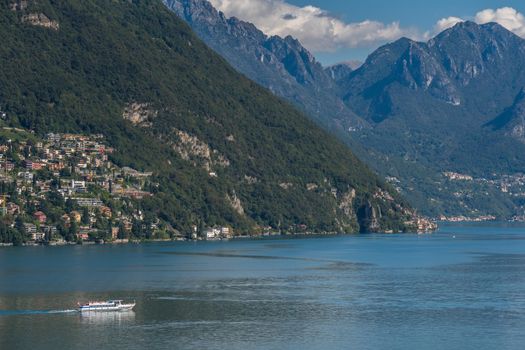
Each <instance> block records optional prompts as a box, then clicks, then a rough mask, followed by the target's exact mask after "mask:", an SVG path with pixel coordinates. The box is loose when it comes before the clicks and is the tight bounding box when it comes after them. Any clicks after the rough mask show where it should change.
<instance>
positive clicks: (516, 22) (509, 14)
mask: <svg viewBox="0 0 525 350" xmlns="http://www.w3.org/2000/svg"><path fill="white" fill-rule="evenodd" d="M474 20H475V21H476V23H479V24H483V23H488V22H496V23H499V24H501V25H502V26H503V27H505V28H507V29H508V30H510V31H511V32H514V33H515V34H517V35H519V36H521V37H525V16H523V14H521V13H519V12H518V11H516V10H515V9H513V8H512V7H502V8H499V9H497V10H493V9H486V10H483V11H480V12H478V13H477V14H476V17H475V18H474Z"/></svg>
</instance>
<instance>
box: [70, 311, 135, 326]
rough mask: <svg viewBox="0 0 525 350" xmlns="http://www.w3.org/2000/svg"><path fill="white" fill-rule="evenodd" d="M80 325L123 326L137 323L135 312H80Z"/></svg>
mask: <svg viewBox="0 0 525 350" xmlns="http://www.w3.org/2000/svg"><path fill="white" fill-rule="evenodd" d="M79 315H80V323H81V324H85V325H117V326H120V325H123V324H127V323H131V322H133V321H135V311H133V310H130V311H119V312H80V313H79Z"/></svg>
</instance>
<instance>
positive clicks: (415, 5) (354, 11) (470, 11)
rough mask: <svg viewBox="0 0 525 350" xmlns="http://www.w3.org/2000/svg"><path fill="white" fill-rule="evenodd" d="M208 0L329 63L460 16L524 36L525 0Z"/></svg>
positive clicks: (426, 34) (427, 33)
mask: <svg viewBox="0 0 525 350" xmlns="http://www.w3.org/2000/svg"><path fill="white" fill-rule="evenodd" d="M210 2H212V4H213V5H214V6H215V7H217V8H218V9H219V10H221V11H223V12H224V13H225V14H226V15H227V16H236V17H239V18H240V19H243V20H246V21H249V22H252V23H254V24H255V25H256V26H257V27H259V28H260V29H261V30H263V31H264V32H265V33H267V34H269V35H280V36H285V35H292V36H294V37H296V38H298V39H299V40H300V41H301V42H302V43H303V45H304V46H306V47H307V48H308V49H309V50H310V51H312V52H313V53H314V55H315V56H316V57H317V58H318V59H319V60H320V61H321V62H322V63H323V64H325V65H329V64H332V63H336V62H341V61H346V60H356V59H357V60H364V59H365V58H366V56H367V55H368V54H369V53H370V52H372V51H373V50H374V49H376V48H377V47H378V46H380V45H382V44H385V43H387V42H391V41H393V40H396V39H398V38H399V37H401V36H408V37H411V38H412V39H415V40H427V39H428V38H430V37H432V36H433V35H435V34H436V33H437V32H438V31H441V30H443V29H445V28H448V27H450V26H451V25H453V24H454V23H456V22H457V21H458V20H474V21H476V22H478V23H484V22H487V21H496V22H498V23H500V24H502V25H503V26H505V27H506V28H507V29H509V30H512V31H513V32H515V33H516V34H518V35H520V36H522V37H525V16H524V15H523V13H525V1H523V0H520V1H517V0H508V1H496V0H463V1H461V0H455V1H454V0H441V1H421V0H419V1H416V0H396V1H391V0H366V1H364V0H346V1H344V0H210ZM440 20H441V22H438V21H440ZM365 21H366V22H365Z"/></svg>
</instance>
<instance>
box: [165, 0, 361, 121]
mask: <svg viewBox="0 0 525 350" xmlns="http://www.w3.org/2000/svg"><path fill="white" fill-rule="evenodd" d="M164 3H165V4H166V5H167V6H168V8H170V9H172V10H173V11H174V12H175V13H177V14H178V15H179V16H180V17H181V18H182V19H184V20H185V21H186V22H187V23H188V24H189V25H190V26H191V27H192V29H193V30H194V31H195V32H196V33H197V34H198V35H199V37H200V38H201V39H202V40H204V42H206V44H207V45H208V46H210V47H211V48H212V49H214V50H215V51H216V52H218V53H219V54H220V55H221V56H223V57H224V58H225V59H226V60H227V61H228V62H229V63H230V64H231V65H232V66H233V67H235V68H236V69H237V70H238V71H239V72H241V73H243V74H245V75H246V76H247V77H249V78H250V79H253V80H254V81H256V82H257V83H259V84H261V85H262V86H265V87H267V88H268V89H270V90H271V91H272V92H273V93H275V94H276V95H278V96H281V97H283V98H285V99H287V100H289V101H291V102H293V103H294V104H295V105H297V106H298V107H299V108H301V109H302V110H304V111H306V112H307V113H308V114H309V115H310V116H311V117H312V118H314V119H315V120H316V121H318V122H321V123H324V124H325V125H326V123H325V121H326V120H330V121H339V124H340V123H344V125H341V126H342V127H346V126H357V125H362V124H363V121H362V120H361V119H360V118H358V117H357V116H356V115H355V114H354V113H353V112H352V111H351V110H350V109H349V108H348V107H347V106H346V105H345V104H344V103H343V102H342V101H341V99H340V98H339V97H338V95H337V93H336V89H337V86H336V84H335V82H334V80H333V79H332V78H331V77H330V75H329V74H327V73H326V72H325V70H324V68H323V67H322V66H321V65H320V64H319V63H318V62H317V61H316V60H315V58H314V57H313V56H312V55H311V54H310V52H308V50H306V49H305V48H304V47H303V46H302V45H301V44H300V43H299V41H297V40H296V39H294V38H292V37H290V36H288V37H286V38H281V37H278V36H272V37H268V36H266V35H265V34H264V33H263V32H261V31H260V30H259V29H257V28H256V27H255V26H254V25H253V24H251V23H247V22H244V21H241V20H239V19H237V18H235V17H232V18H226V17H225V15H224V14H223V13H221V12H219V11H217V10H216V9H215V8H214V7H213V6H212V5H211V4H210V3H209V2H208V1H207V0H164ZM336 124H338V123H336ZM339 124H338V125H339Z"/></svg>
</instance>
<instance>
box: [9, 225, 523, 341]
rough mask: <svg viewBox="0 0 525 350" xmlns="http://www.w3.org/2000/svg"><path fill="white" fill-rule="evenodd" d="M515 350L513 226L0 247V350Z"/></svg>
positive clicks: (519, 249) (519, 311)
mask: <svg viewBox="0 0 525 350" xmlns="http://www.w3.org/2000/svg"><path fill="white" fill-rule="evenodd" d="M106 298H121V299H126V300H136V302H137V306H136V308H135V311H134V312H125V313H106V314H93V315H80V314H79V313H77V312H75V311H74V308H75V306H76V303H77V301H80V302H83V301H89V300H93V299H106ZM524 347H525V227H523V226H512V225H496V224H491V225H456V226H451V225H449V226H443V227H442V228H441V230H440V231H439V232H437V233H435V234H432V235H419V236H418V235H358V236H340V237H323V238H307V239H272V240H266V239H265V240H239V241H230V242H198V243H195V242H177V243H151V244H142V245H122V246H109V245H106V246H73V247H23V248H3V249H0V349H2V350H3V349H418V350H421V349H476V350H480V349H523V348H524Z"/></svg>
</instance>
